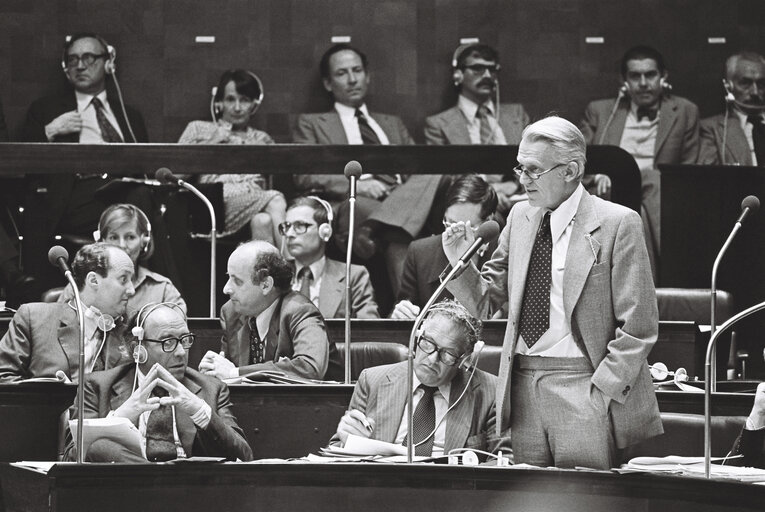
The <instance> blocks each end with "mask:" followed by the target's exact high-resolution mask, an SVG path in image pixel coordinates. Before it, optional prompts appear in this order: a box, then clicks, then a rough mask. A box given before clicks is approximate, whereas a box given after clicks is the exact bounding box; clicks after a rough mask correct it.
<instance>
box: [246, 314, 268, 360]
mask: <svg viewBox="0 0 765 512" xmlns="http://www.w3.org/2000/svg"><path fill="white" fill-rule="evenodd" d="M248 323H249V325H250V364H256V363H263V362H265V360H266V344H265V343H263V340H261V339H260V335H259V334H258V326H257V324H256V322H255V318H250V320H249V322H248Z"/></svg>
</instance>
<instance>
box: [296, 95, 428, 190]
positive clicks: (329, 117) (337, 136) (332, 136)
mask: <svg viewBox="0 0 765 512" xmlns="http://www.w3.org/2000/svg"><path fill="white" fill-rule="evenodd" d="M369 115H370V116H371V117H372V118H373V119H374V120H375V121H376V122H377V124H379V125H380V128H382V130H383V131H384V132H385V135H387V136H388V141H389V142H390V144H391V145H394V146H395V145H403V144H414V140H413V139H412V137H411V136H410V135H409V131H408V130H407V129H406V126H405V125H404V122H403V121H401V118H399V117H397V116H391V115H388V114H380V113H377V112H370V114H369ZM292 141H293V142H295V143H296V144H348V137H346V135H345V130H344V129H343V123H342V121H340V115H339V114H338V113H337V111H336V110H335V109H332V110H330V111H329V112H323V113H321V114H300V115H299V116H298V119H297V125H296V127H295V130H294V131H293V132H292ZM393 172H395V171H393ZM294 180H295V186H296V187H297V189H298V192H301V193H302V192H305V191H309V190H312V191H318V193H319V195H321V196H322V197H324V198H325V199H328V200H342V199H346V196H347V194H348V178H346V177H345V176H343V175H342V174H304V175H295V176H294Z"/></svg>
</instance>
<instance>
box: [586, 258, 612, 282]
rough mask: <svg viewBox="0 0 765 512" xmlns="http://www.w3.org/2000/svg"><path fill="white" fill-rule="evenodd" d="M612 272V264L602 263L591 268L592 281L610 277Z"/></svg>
mask: <svg viewBox="0 0 765 512" xmlns="http://www.w3.org/2000/svg"><path fill="white" fill-rule="evenodd" d="M610 272H611V264H610V263H609V262H608V261H602V262H600V263H596V264H595V265H593V266H592V268H590V279H592V278H595V277H598V276H601V275H608V274H609V273H610Z"/></svg>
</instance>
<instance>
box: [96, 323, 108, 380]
mask: <svg viewBox="0 0 765 512" xmlns="http://www.w3.org/2000/svg"><path fill="white" fill-rule="evenodd" d="M103 340H104V331H102V330H101V329H96V332H95V333H93V343H95V345H96V346H95V350H96V355H95V361H93V371H94V372H100V371H102V370H105V369H106V345H105V344H104V343H103ZM102 345H103V346H102ZM99 349H100V350H99Z"/></svg>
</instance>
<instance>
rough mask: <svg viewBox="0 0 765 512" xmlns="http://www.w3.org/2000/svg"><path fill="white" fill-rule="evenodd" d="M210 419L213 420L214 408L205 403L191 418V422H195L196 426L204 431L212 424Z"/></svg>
mask: <svg viewBox="0 0 765 512" xmlns="http://www.w3.org/2000/svg"><path fill="white" fill-rule="evenodd" d="M210 418H212V407H210V404H208V403H207V402H205V403H204V405H202V407H200V408H199V410H198V411H197V412H195V413H194V414H193V415H192V416H191V421H193V422H194V425H196V426H197V427H199V428H201V429H202V430H204V429H206V428H207V425H209V424H210Z"/></svg>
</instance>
